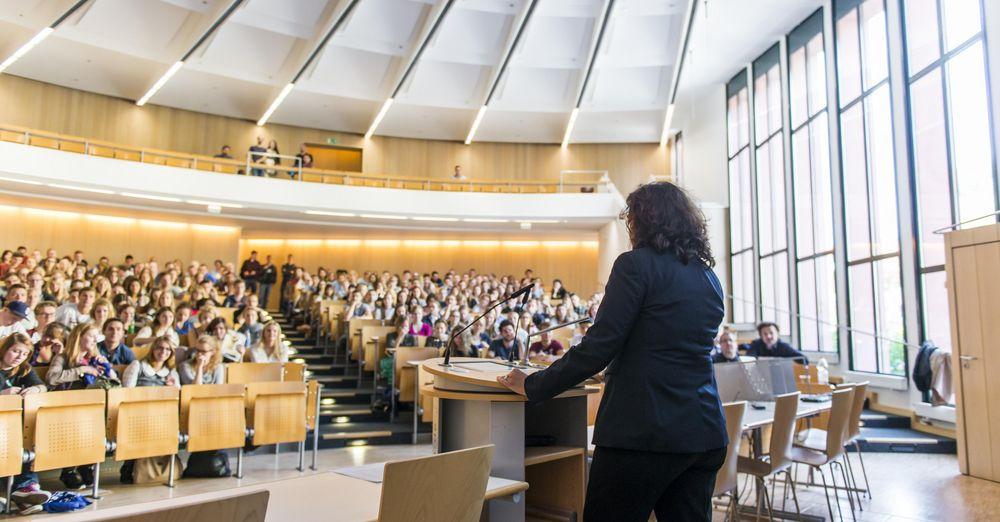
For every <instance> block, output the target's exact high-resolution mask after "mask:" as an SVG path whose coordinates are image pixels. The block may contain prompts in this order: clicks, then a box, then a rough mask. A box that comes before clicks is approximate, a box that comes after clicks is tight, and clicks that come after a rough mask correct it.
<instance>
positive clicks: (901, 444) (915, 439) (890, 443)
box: [850, 426, 958, 454]
mask: <svg viewBox="0 0 1000 522" xmlns="http://www.w3.org/2000/svg"><path fill="white" fill-rule="evenodd" d="M858 442H859V443H860V445H861V450H862V451H863V452H868V453H944V454H955V453H956V452H957V451H958V448H957V446H956V444H955V439H950V438H947V437H939V436H937V435H931V434H929V433H923V432H919V431H915V430H911V429H908V428H871V427H868V426H864V427H862V428H861V436H860V437H859V439H858ZM850 449H852V450H853V448H850Z"/></svg>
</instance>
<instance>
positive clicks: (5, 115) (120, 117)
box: [0, 75, 670, 194]
mask: <svg viewBox="0 0 1000 522" xmlns="http://www.w3.org/2000/svg"><path fill="white" fill-rule="evenodd" d="M0 99H3V100H4V103H2V104H0V123H7V124H12V125H20V126H25V127H31V128H37V129H40V130H47V131H52V132H59V133H63V134H71V135H77V136H84V137H90V138H94V139H100V140H107V141H113V142H117V143H122V144H127V145H133V146H139V147H152V148H158V149H165V150H175V151H179V152H188V153H198V154H215V153H216V152H217V151H218V149H219V147H221V146H222V145H223V144H229V145H230V146H232V148H233V151H234V156H236V157H237V158H239V157H241V156H242V155H244V154H245V151H246V150H247V147H249V146H250V144H251V142H252V141H253V140H254V139H255V137H256V136H257V135H258V134H260V135H263V136H264V137H265V139H269V138H271V137H274V138H275V139H277V140H278V144H279V145H280V146H281V151H282V153H284V154H289V155H291V154H295V153H296V152H298V148H299V145H300V144H302V143H326V140H327V138H329V137H333V138H336V139H337V142H338V145H344V146H348V147H359V148H363V149H364V165H363V172H365V173H369V174H392V175H397V176H420V177H448V176H451V175H452V172H453V169H454V166H455V165H456V164H458V165H462V170H463V173H464V174H465V175H466V176H468V177H470V178H496V179H515V180H525V179H537V180H552V179H558V178H559V171H560V170H570V169H574V170H590V169H596V170H607V171H609V174H610V176H611V179H612V181H614V182H615V184H616V185H617V186H618V189H619V190H620V191H622V192H623V193H626V194H627V193H628V192H629V191H631V190H632V189H633V188H634V187H635V186H636V185H638V184H639V183H642V182H645V181H646V180H647V179H648V178H649V176H650V175H659V176H665V175H669V174H670V163H669V161H668V159H669V149H668V148H660V147H659V145H658V144H655V143H641V144H580V145H570V146H569V147H568V148H566V149H562V148H560V146H559V145H558V144H524V143H489V142H475V143H473V144H472V145H464V144H463V143H461V142H458V141H438V140H419V139H408V138H390V137H379V136H376V137H374V138H373V139H372V140H370V141H368V142H365V140H364V139H363V137H362V136H360V135H357V134H350V133H342V132H333V131H326V130H319V129H308V128H301V127H292V126H287V125H277V124H269V125H267V127H265V128H264V129H260V128H258V127H257V126H256V125H255V123H254V122H251V121H247V120H240V119H235V118H227V117H224V116H215V115H210V114H203V113H197V112H192V111H185V110H180V109H171V108H167V107H162V106H157V105H146V106H145V107H137V106H136V105H135V103H133V102H132V101H131V100H123V99H119V98H112V97H110V96H104V95H100V94H94V93H89V92H84V91H78V90H74V89H69V88H66V87H60V86H57V85H52V84H47V83H42V82H38V81H34V80H28V79H25V78H19V77H16V76H11V75H2V76H0ZM261 103H265V100H262V101H261Z"/></svg>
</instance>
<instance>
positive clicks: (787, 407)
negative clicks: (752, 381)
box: [736, 392, 801, 519]
mask: <svg viewBox="0 0 1000 522" xmlns="http://www.w3.org/2000/svg"><path fill="white" fill-rule="evenodd" d="M798 409H799V392H794V393H786V394H784V395H777V396H775V398H774V422H773V423H772V424H771V440H770V445H769V448H768V449H769V452H768V455H767V457H768V458H767V459H766V460H765V459H761V458H750V457H739V459H738V461H737V464H736V467H737V470H738V471H739V472H740V473H746V474H747V475H751V476H752V477H753V478H754V480H755V481H756V483H757V517H758V519H759V518H760V513H761V508H762V507H763V506H764V505H765V504H766V505H767V510H768V513H770V512H771V511H772V510H773V504H772V502H771V499H770V497H769V496H768V494H767V487H766V486H765V483H764V479H765V478H767V477H771V476H777V475H778V474H780V473H784V474H785V480H786V482H785V483H786V484H788V485H790V486H791V489H792V498H793V499H794V500H795V509H796V511H799V500H798V496H797V494H796V492H795V481H794V480H793V479H792V478H791V473H789V471H788V470H789V468H791V466H792V459H791V452H792V441H793V440H794V437H795V418H796V414H797V412H798ZM760 450H761V448H757V451H758V452H760ZM761 456H763V455H758V457H761ZM800 513H801V512H800Z"/></svg>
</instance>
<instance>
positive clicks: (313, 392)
mask: <svg viewBox="0 0 1000 522" xmlns="http://www.w3.org/2000/svg"><path fill="white" fill-rule="evenodd" d="M306 385H307V386H308V389H307V391H306V428H308V429H310V430H311V429H314V428H315V427H316V402H317V401H319V394H320V393H321V392H322V390H323V385H322V384H320V383H319V382H318V381H309V382H308V383H306Z"/></svg>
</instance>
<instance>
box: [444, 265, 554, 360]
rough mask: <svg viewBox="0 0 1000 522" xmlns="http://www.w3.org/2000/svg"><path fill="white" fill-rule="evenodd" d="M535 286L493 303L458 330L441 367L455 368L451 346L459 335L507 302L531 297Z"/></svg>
mask: <svg viewBox="0 0 1000 522" xmlns="http://www.w3.org/2000/svg"><path fill="white" fill-rule="evenodd" d="M534 286H535V284H534V283H529V284H528V285H526V286H524V287H523V288H519V289H518V290H517V291H516V292H514V293H513V294H510V295H509V296H507V297H504V298H503V299H500V300H498V301H497V302H496V303H493V305H492V306H490V307H489V308H487V309H486V311H484V312H483V313H481V314H479V317H476V318H475V319H473V320H472V321H469V324H467V325H465V326H464V327H463V328H462V329H461V330H458V331H457V332H455V333H453V334H451V336H449V337H448V344H447V345H446V346H445V348H444V362H443V363H441V364H440V366H441V367H442V368H451V367H453V366H454V365H453V364H451V345H452V343H453V342H454V341H455V338H456V337H458V336H459V335H462V334H463V333H465V331H466V330H468V329H469V328H471V327H472V325H474V324H476V323H477V322H479V320H480V319H482V318H483V317H486V314H488V313H490V312H492V311H493V310H495V309H496V308H497V307H498V306H500V305H502V304H504V303H506V302H507V301H510V300H511V299H516V298H518V297H521V296H526V295H530V292H531V289H532V287H534Z"/></svg>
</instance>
